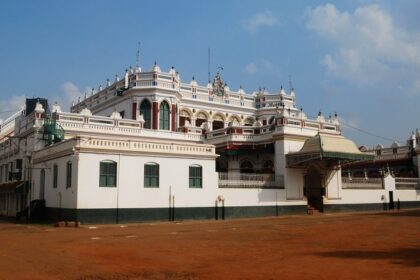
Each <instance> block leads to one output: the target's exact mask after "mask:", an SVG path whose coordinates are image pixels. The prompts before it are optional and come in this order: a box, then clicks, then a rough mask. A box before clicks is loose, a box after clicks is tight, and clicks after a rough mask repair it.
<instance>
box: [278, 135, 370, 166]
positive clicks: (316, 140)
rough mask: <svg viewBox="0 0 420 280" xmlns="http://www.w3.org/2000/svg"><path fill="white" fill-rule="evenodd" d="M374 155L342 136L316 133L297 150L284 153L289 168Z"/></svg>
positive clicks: (356, 159)
mask: <svg viewBox="0 0 420 280" xmlns="http://www.w3.org/2000/svg"><path fill="white" fill-rule="evenodd" d="M373 159H374V155H372V154H366V153H362V152H360V151H359V149H358V148H357V147H356V144H354V142H353V141H351V140H349V139H346V138H344V137H343V136H332V135H319V134H318V135H316V136H314V137H311V138H309V139H307V140H306V141H305V143H304V144H303V147H302V149H301V150H300V151H299V152H295V153H289V154H287V155H286V163H287V167H289V168H308V166H310V165H312V164H316V163H319V162H320V161H323V162H324V163H325V164H326V165H327V166H331V165H335V164H336V163H337V162H340V163H344V162H351V161H359V160H373Z"/></svg>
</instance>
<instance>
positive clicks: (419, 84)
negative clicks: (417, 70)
mask: <svg viewBox="0 0 420 280" xmlns="http://www.w3.org/2000/svg"><path fill="white" fill-rule="evenodd" d="M411 94H412V95H416V96H420V79H417V80H415V81H414V83H413V86H412V89H411Z"/></svg>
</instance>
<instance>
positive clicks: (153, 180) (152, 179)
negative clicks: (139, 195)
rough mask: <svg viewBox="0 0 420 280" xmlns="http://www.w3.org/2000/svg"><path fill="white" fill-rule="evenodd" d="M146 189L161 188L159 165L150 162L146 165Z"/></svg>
mask: <svg viewBox="0 0 420 280" xmlns="http://www.w3.org/2000/svg"><path fill="white" fill-rule="evenodd" d="M144 187H145V188H159V164H157V163H154V162H148V163H146V164H145V165H144Z"/></svg>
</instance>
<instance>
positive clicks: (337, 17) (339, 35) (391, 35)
mask: <svg viewBox="0 0 420 280" xmlns="http://www.w3.org/2000/svg"><path fill="white" fill-rule="evenodd" d="M306 27H307V28H308V29H310V30H314V31H316V32H317V33H318V34H319V35H320V36H321V37H324V38H326V39H327V40H329V41H330V42H331V43H332V44H333V46H334V47H335V48H336V51H334V52H333V53H330V54H326V55H325V56H324V58H323V60H322V63H323V64H324V65H325V66H326V67H327V70H328V72H329V73H330V74H332V75H334V76H336V77H340V78H344V79H347V80H350V81H352V82H356V83H359V84H366V83H376V82H379V81H382V80H386V79H387V78H389V76H390V75H391V72H390V71H391V69H395V68H396V67H398V68H407V69H408V68H414V69H417V71H420V33H416V32H409V31H405V30H403V29H401V28H399V27H398V26H396V25H395V23H394V21H393V18H392V17H391V15H390V14H389V13H388V12H386V11H385V10H383V9H381V8H380V7H379V6H377V5H370V6H364V7H360V8H358V9H356V10H355V11H354V12H353V13H348V12H341V11H339V10H338V9H337V8H336V7H335V6H334V5H332V4H326V5H324V6H318V7H316V8H314V9H311V8H307V10H306Z"/></svg>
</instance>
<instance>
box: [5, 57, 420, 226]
mask: <svg viewBox="0 0 420 280" xmlns="http://www.w3.org/2000/svg"><path fill="white" fill-rule="evenodd" d="M419 139H420V135H419V133H417V134H413V136H412V137H411V138H410V140H409V141H408V145H407V146H398V147H393V148H391V149H392V151H393V153H392V155H390V158H386V157H385V156H386V155H387V153H388V151H387V149H384V148H383V149H379V150H380V152H378V149H376V150H374V151H371V150H367V149H366V148H364V149H361V150H360V149H358V148H357V146H356V145H355V144H354V143H353V142H352V141H350V140H348V139H346V138H345V137H343V136H342V133H341V127H340V122H339V120H338V118H337V115H334V116H330V117H328V118H326V117H324V116H323V115H322V114H321V113H319V115H318V117H317V118H315V119H311V118H308V117H307V116H306V114H305V113H304V112H303V110H301V109H298V107H297V105H296V94H295V92H294V90H293V89H292V90H291V91H290V92H286V91H285V90H284V89H283V88H280V90H279V91H278V92H275V93H269V92H267V91H266V90H265V89H260V90H258V91H255V92H252V93H247V92H245V91H244V89H242V88H239V90H237V91H233V90H231V89H230V88H229V87H228V86H227V85H226V83H225V82H224V81H223V79H222V77H221V74H220V73H217V74H216V75H215V77H214V80H213V81H212V82H209V83H208V84H207V85H204V86H203V85H199V84H198V83H197V82H196V81H195V79H194V78H193V79H192V80H191V81H190V82H189V83H183V82H182V81H181V78H180V75H179V73H178V72H177V71H176V70H175V69H174V68H171V69H170V70H169V71H168V72H163V71H162V70H161V69H160V68H159V66H158V65H157V64H155V65H154V66H153V67H152V69H151V70H150V71H142V70H141V69H140V67H136V68H130V69H128V70H126V72H125V75H124V77H123V78H122V79H120V78H119V76H118V75H117V76H116V77H115V81H113V82H111V81H109V80H107V83H106V86H105V87H103V88H102V87H99V88H98V90H97V91H95V90H92V92H91V93H87V94H85V96H84V97H83V98H80V99H79V100H78V101H77V102H76V103H75V104H73V105H72V107H71V109H70V112H65V111H63V110H62V109H61V108H60V106H59V105H58V104H54V105H52V106H51V108H50V106H49V104H48V101H47V100H46V99H42V98H35V99H27V101H26V104H25V106H23V107H22V109H21V110H20V111H18V112H16V113H15V114H13V115H12V116H10V117H9V118H8V119H7V120H5V121H4V122H3V123H2V124H1V130H0V215H6V216H17V217H20V216H25V217H31V218H34V219H41V218H49V219H52V220H72V221H81V222H86V223H97V222H99V223H104V222H106V223H118V222H138V221H148V220H180V219H222V218H223V219H224V218H235V217H253V216H270V215H271V216H272V215H280V214H283V213H306V212H307V211H308V209H310V210H311V211H312V210H318V211H320V212H328V211H349V210H382V209H389V208H393V207H394V206H395V207H396V205H397V203H398V207H419V206H420V180H419V179H418V175H419V166H420V164H419V163H420V156H419V154H420V145H419ZM394 151H396V152H395V153H394ZM397 158H398V159H401V161H398V162H397V161H396V159H397ZM402 159H403V160H402ZM407 163H409V164H407ZM397 166H400V167H401V166H402V167H401V168H399V169H398V170H397V169H396V168H397ZM404 168H405V169H404Z"/></svg>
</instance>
